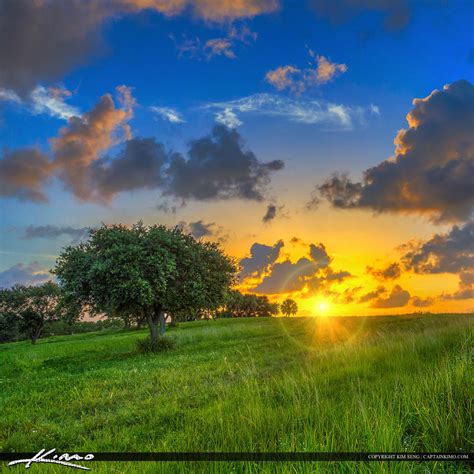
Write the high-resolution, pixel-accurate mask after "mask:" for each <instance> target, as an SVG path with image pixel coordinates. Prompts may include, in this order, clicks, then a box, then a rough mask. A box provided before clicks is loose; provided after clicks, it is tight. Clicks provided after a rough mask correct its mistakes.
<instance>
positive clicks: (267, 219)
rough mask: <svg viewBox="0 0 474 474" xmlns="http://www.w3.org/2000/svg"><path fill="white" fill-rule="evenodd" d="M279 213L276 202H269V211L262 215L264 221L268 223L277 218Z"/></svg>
mask: <svg viewBox="0 0 474 474" xmlns="http://www.w3.org/2000/svg"><path fill="white" fill-rule="evenodd" d="M276 213H277V207H276V206H275V204H269V205H268V206H267V212H265V215H264V216H263V217H262V221H263V222H265V223H268V222H270V221H272V220H273V219H275V217H276Z"/></svg>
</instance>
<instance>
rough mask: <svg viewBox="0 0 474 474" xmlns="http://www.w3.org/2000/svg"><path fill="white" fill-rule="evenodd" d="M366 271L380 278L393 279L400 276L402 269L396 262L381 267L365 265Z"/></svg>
mask: <svg viewBox="0 0 474 474" xmlns="http://www.w3.org/2000/svg"><path fill="white" fill-rule="evenodd" d="M367 273H369V274H371V275H373V276H374V277H375V278H378V279H380V280H395V279H397V278H399V277H400V275H401V273H402V271H401V268H400V265H399V264H398V263H390V264H389V265H387V266H386V267H385V268H381V269H377V268H373V267H367Z"/></svg>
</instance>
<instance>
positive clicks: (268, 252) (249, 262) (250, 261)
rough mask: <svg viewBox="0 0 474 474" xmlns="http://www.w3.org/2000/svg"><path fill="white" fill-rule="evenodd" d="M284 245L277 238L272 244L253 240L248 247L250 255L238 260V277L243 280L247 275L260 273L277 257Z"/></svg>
mask: <svg viewBox="0 0 474 474" xmlns="http://www.w3.org/2000/svg"><path fill="white" fill-rule="evenodd" d="M284 245H285V244H284V242H283V240H279V241H278V242H277V243H276V244H275V245H273V246H271V245H264V244H259V243H258V242H255V243H254V244H253V245H252V247H250V257H245V258H243V259H242V260H240V262H239V265H240V267H241V271H240V278H241V279H242V280H243V279H245V278H247V277H249V276H255V275H256V276H259V275H261V274H262V273H263V272H265V271H266V270H267V269H268V268H269V266H270V265H272V264H273V263H274V262H275V261H276V260H277V259H278V257H279V256H280V251H281V249H282V248H283V246H284Z"/></svg>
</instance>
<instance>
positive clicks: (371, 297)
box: [359, 286, 387, 303]
mask: <svg viewBox="0 0 474 474" xmlns="http://www.w3.org/2000/svg"><path fill="white" fill-rule="evenodd" d="M386 291H387V289H386V288H385V287H384V286H379V287H377V288H376V289H375V290H373V291H369V292H368V293H366V294H365V295H362V296H360V297H359V303H367V302H369V301H372V300H375V299H376V298H378V297H379V296H381V295H383V294H384V293H386Z"/></svg>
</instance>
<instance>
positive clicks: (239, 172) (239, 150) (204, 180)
mask: <svg viewBox="0 0 474 474" xmlns="http://www.w3.org/2000/svg"><path fill="white" fill-rule="evenodd" d="M283 166H284V163H283V162H282V161H280V160H274V161H270V162H267V163H262V162H260V161H259V160H258V159H257V158H256V156H255V155H254V154H253V153H252V152H251V151H250V150H246V149H244V144H243V140H242V137H241V136H240V134H239V133H238V132H237V131H236V130H230V129H228V128H226V127H224V126H221V125H217V126H215V127H214V128H213V130H212V132H211V134H210V135H208V136H205V137H203V138H200V139H198V140H194V141H192V142H191V143H190V147H189V150H188V158H187V159H186V158H185V157H184V156H183V155H181V154H178V153H175V154H173V155H172V156H171V158H170V163H169V166H168V169H167V171H166V178H167V182H166V185H165V187H164V191H163V192H164V194H165V195H170V196H173V197H176V198H180V199H183V200H188V199H196V200H200V201H204V200H215V199H230V198H240V199H249V200H254V201H262V200H263V198H264V193H265V190H266V187H267V185H268V184H269V183H270V176H271V174H272V173H273V172H274V171H278V170H281V169H282V168H283Z"/></svg>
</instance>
